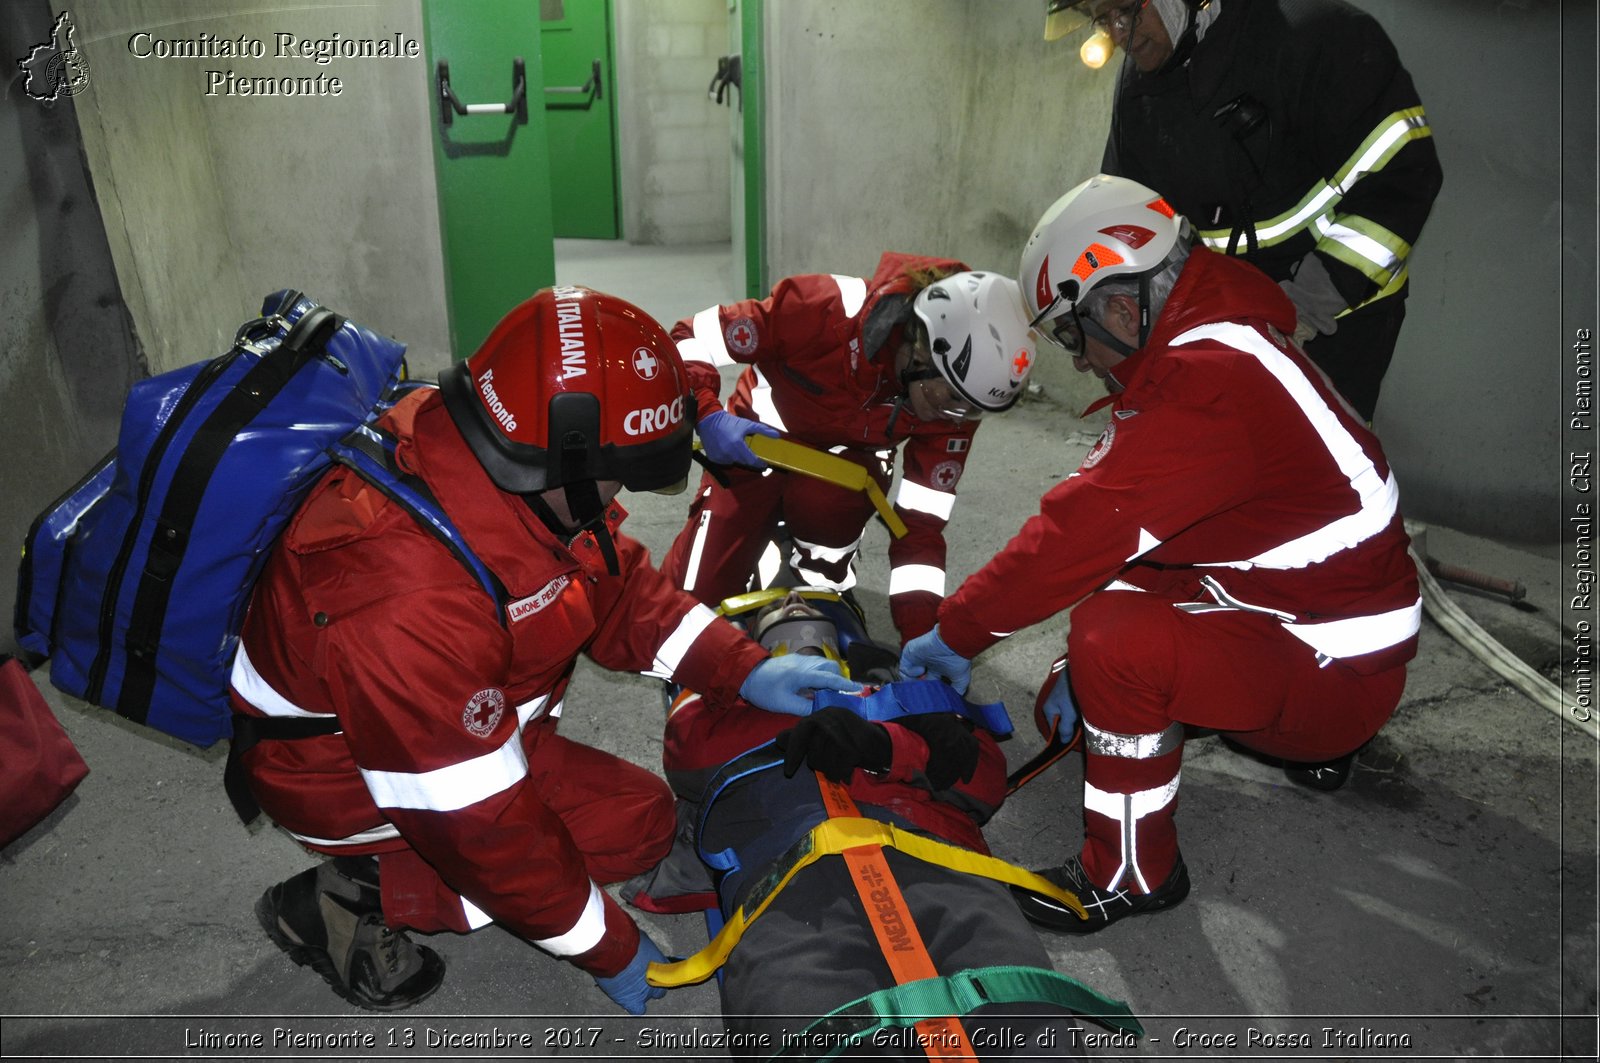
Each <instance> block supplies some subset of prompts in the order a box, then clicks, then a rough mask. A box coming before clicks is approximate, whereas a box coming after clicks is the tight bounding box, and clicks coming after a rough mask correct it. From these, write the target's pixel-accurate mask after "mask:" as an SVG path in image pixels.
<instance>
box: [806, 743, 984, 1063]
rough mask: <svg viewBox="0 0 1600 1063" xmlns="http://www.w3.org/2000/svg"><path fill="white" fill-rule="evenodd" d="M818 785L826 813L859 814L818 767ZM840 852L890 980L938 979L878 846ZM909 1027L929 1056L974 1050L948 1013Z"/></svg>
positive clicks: (964, 1055) (973, 1053) (963, 1055)
mask: <svg viewBox="0 0 1600 1063" xmlns="http://www.w3.org/2000/svg"><path fill="white" fill-rule="evenodd" d="M817 784H818V785H819V786H821V788H822V803H823V806H824V807H825V808H827V810H828V815H829V816H832V817H839V816H860V815H861V812H860V810H859V809H857V808H856V803H855V802H854V801H853V800H851V798H850V794H849V792H848V791H847V790H846V789H845V787H844V785H843V784H842V783H836V782H833V781H831V780H829V779H826V778H824V777H823V776H822V773H820V772H818V773H817ZM840 855H841V856H843V857H844V862H845V866H846V867H847V868H849V869H850V878H851V880H852V881H854V883H855V887H856V893H857V894H858V895H859V896H860V898H861V905H862V907H863V908H865V909H866V911H867V916H868V922H870V923H871V924H872V933H873V935H874V936H875V937H877V939H878V948H879V949H880V950H881V951H882V952H883V958H884V959H885V960H886V961H887V962H888V964H889V971H890V973H892V974H893V975H894V980H895V983H896V984H897V985H905V984H906V983H907V982H915V981H919V980H921V979H924V978H938V977H939V970H938V968H936V967H935V966H934V965H933V957H931V956H929V955H928V947H927V945H925V944H923V941H922V934H921V933H919V932H918V931H917V924H916V922H915V920H913V919H912V917H911V910H910V908H909V907H908V906H907V904H906V898H905V895H904V894H903V893H901V892H900V884H899V883H898V882H896V881H895V880H894V873H893V872H892V871H891V870H890V869H889V863H888V861H887V860H885V859H884V856H883V847H882V846H881V845H861V846H857V847H856V848H854V849H846V850H845V851H844V852H843V853H841V854H840ZM913 1029H915V1030H916V1031H917V1033H918V1035H919V1036H918V1038H917V1043H918V1045H919V1046H920V1047H921V1048H922V1050H923V1052H924V1053H926V1054H927V1057H928V1058H929V1059H968V1060H970V1059H975V1058H977V1055H978V1052H977V1049H975V1048H973V1047H972V1042H971V1041H969V1040H967V1032H966V1030H964V1029H963V1028H962V1026H961V1023H960V1022H958V1021H957V1020H956V1019H954V1018H952V1017H950V1016H936V1017H933V1018H927V1019H923V1020H922V1021H920V1022H918V1023H917V1024H916V1025H915V1026H914V1027H913Z"/></svg>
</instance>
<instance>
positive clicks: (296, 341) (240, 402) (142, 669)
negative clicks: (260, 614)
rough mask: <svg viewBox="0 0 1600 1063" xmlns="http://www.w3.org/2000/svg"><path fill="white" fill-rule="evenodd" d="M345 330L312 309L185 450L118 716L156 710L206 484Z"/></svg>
mask: <svg viewBox="0 0 1600 1063" xmlns="http://www.w3.org/2000/svg"><path fill="white" fill-rule="evenodd" d="M343 326H344V318H342V317H340V316H339V315H338V314H335V313H334V312H333V311H332V310H329V309H328V308H326V307H322V306H318V307H313V308H312V309H310V310H307V311H306V312H305V313H304V314H303V315H301V317H300V320H298V321H296V322H295V323H294V325H293V327H291V328H290V329H289V332H288V335H286V336H285V337H284V339H283V342H282V343H280V344H279V345H278V346H277V347H276V348H275V349H273V350H271V351H268V352H267V353H266V354H265V355H263V356H262V357H261V359H260V361H258V362H256V364H255V365H253V366H251V367H250V370H249V371H248V372H247V373H245V375H244V376H243V377H242V378H241V379H240V380H239V382H238V383H237V384H235V385H234V386H233V387H232V389H230V390H229V392H228V394H227V395H226V396H224V397H223V399H222V401H221V402H219V403H218V404H217V406H216V408H215V409H214V410H212V411H211V413H210V415H209V416H207V417H206V419H205V421H204V422H203V423H202V424H201V425H200V427H199V429H198V430H197V431H196V432H195V434H194V438H193V439H192V440H191V441H190V442H189V445H188V446H187V447H186V448H185V449H184V452H183V457H182V458H181V459H180V460H179V462H178V465H177V468H176V469H175V470H174V471H173V474H172V483H171V485H170V486H169V487H168V488H167V495H166V499H165V501H164V502H163V504H162V507H161V514H160V516H159V517H158V518H157V520H156V525H155V534H154V536H153V537H152V538H151V540H150V549H149V552H148V554H147V555H146V558H145V566H144V573H143V574H142V575H141V576H140V577H139V587H138V590H137V592H136V593H135V594H134V599H133V610H132V612H131V613H130V614H129V618H128V633H127V637H126V646H127V651H128V660H127V665H126V672H125V674H124V676H123V680H122V687H121V689H120V690H119V691H118V692H117V705H116V709H117V712H119V713H121V714H122V715H123V716H126V717H127V718H128V719H130V720H135V721H138V722H139V723H143V722H144V721H145V718H146V716H148V714H149V712H150V698H151V695H152V694H153V693H154V692H155V686H156V653H157V651H158V650H159V649H160V645H161V628H162V625H163V624H164V623H165V622H166V616H167V606H168V604H169V603H170V602H171V599H172V588H173V583H174V580H173V577H175V576H176V575H177V573H178V568H179V566H181V565H182V564H183V558H184V554H185V552H186V551H187V550H188V548H189V536H190V534H191V533H192V532H193V530H194V521H195V517H196V516H198V515H199V512H200V500H201V499H202V498H203V497H204V496H205V492H206V485H207V484H209V483H210V482H211V477H212V475H213V474H214V473H215V472H216V471H217V466H218V465H219V464H221V462H222V456H223V454H225V453H226V452H227V450H228V448H229V447H230V446H232V445H233V441H234V438H235V437H236V436H238V434H239V433H240V432H241V431H243V429H244V428H245V427H246V426H247V425H249V424H250V422H251V421H253V420H254V419H255V418H256V417H257V415H259V414H260V413H261V411H262V410H264V409H266V408H267V406H268V405H270V404H271V402H272V401H273V400H274V399H275V398H277V396H278V394H279V392H281V391H282V390H283V389H284V387H285V386H287V385H288V383H289V381H290V380H292V379H293V378H294V376H295V374H296V373H298V372H299V371H300V369H301V368H302V367H303V366H305V365H306V363H307V362H309V361H310V360H311V359H312V358H314V357H316V356H317V354H319V353H320V352H321V351H322V350H323V348H324V347H325V346H326V345H327V342H328V339H329V338H330V337H331V336H332V335H333V334H334V333H335V332H337V331H338V330H339V329H340V328H342V327H343ZM196 384H198V381H196ZM194 386H195V385H191V387H194Z"/></svg>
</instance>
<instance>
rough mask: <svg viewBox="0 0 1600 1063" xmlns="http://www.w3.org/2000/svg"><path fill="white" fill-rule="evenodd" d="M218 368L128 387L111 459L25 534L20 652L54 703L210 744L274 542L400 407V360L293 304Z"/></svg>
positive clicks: (256, 324)
mask: <svg viewBox="0 0 1600 1063" xmlns="http://www.w3.org/2000/svg"><path fill="white" fill-rule="evenodd" d="M261 313H262V316H261V317H259V318H257V319H255V320H252V321H249V322H246V323H245V324H244V325H243V326H242V327H241V328H240V329H239V332H238V335H237V336H236V337H235V340H234V345H233V347H232V348H231V349H230V350H229V351H227V352H226V353H225V354H223V355H222V356H221V357H218V358H215V359H212V360H210V361H207V362H201V363H197V364H195V365H191V366H188V367H185V368H183V369H177V370H174V371H172V372H170V373H164V374H162V375H160V376H156V377H152V378H150V379H148V380H143V381H140V382H139V383H138V384H135V385H134V387H133V389H132V391H131V392H130V393H129V395H128V400H127V403H126V405H125V406H124V408H123V414H122V426H121V430H120V433H119V435H118V439H117V448H116V450H115V451H113V452H112V454H111V455H110V456H109V457H107V458H106V459H105V460H104V461H103V462H102V463H101V464H99V465H97V466H96V467H95V468H94V469H93V470H91V471H90V473H89V474H88V475H87V476H86V477H85V478H84V479H83V480H82V481H81V482H80V483H79V484H78V485H77V486H75V487H74V488H73V489H72V490H71V491H69V492H68V493H67V494H66V495H64V496H63V497H62V498H61V499H59V500H57V502H56V503H55V504H53V505H52V506H50V507H49V508H48V509H46V510H45V511H44V512H43V513H42V514H40V516H39V517H38V519H37V520H35V521H34V523H33V526H32V528H30V530H29V532H28V538H27V541H26V542H25V543H24V545H23V555H22V565H21V569H20V571H19V575H18V585H17V605H16V630H17V640H18V642H20V643H21V645H22V646H23V647H24V648H25V649H27V650H29V651H31V652H34V653H38V654H44V655H46V656H49V657H50V658H51V667H50V680H51V682H52V683H54V684H55V685H56V686H57V687H58V688H60V689H61V690H63V691H65V692H67V693H69V694H72V695H74V696H76V697H80V698H82V699H84V700H85V701H89V702H93V703H94V704H97V705H101V706H103V707H105V708H108V709H112V710H114V711H116V712H117V713H119V714H120V715H122V716H125V717H127V718H128V719H130V720H135V721H137V722H139V723H143V724H147V725H149V726H151V727H154V728H156V729H157V730H160V731H164V732H166V733H167V734H170V735H173V736H175V737H178V738H181V739H184V740H185V741H188V742H192V743H194V744H195V745H198V746H210V745H212V744H213V743H215V742H216V741H217V740H218V739H221V738H227V737H229V736H230V734H231V733H232V726H231V723H230V717H231V708H230V706H229V703H228V673H229V670H230V668H231V667H232V663H233V656H234V650H235V648H236V647H237V646H238V642H239V629H240V626H241V625H242V623H243V621H244V613H245V608H246V606H247V605H248V604H249V601H250V592H251V590H252V588H253V587H254V585H255V582H256V579H257V577H258V576H259V575H260V572H261V566H262V564H263V563H264V562H265V560H266V557H267V554H268V552H269V551H270V548H271V546H272V544H273V542H274V541H275V540H276V539H277V538H278V535H279V534H280V533H281V532H282V530H283V528H284V526H285V525H286V524H287V523H288V520H289V518H290V517H291V516H292V515H293V514H294V511H295V509H296V508H297V507H298V506H299V504H300V502H301V500H302V499H303V498H304V496H305V494H306V492H307V491H309V490H310V488H311V486H312V484H314V483H315V482H316V481H317V479H318V478H319V477H320V476H321V475H322V473H323V472H324V471H325V470H326V469H327V468H328V466H329V464H330V463H331V462H332V461H333V460H334V459H333V456H332V455H331V454H330V453H329V447H330V446H331V445H333V444H335V443H337V442H338V441H339V440H340V439H341V438H343V437H344V436H345V435H346V434H348V433H350V432H351V431H352V429H355V428H357V427H358V426H361V425H365V424H368V423H370V422H371V421H373V420H375V419H376V418H377V417H378V416H379V415H380V414H381V413H382V412H383V411H384V410H385V409H387V408H388V407H389V406H390V405H392V404H393V402H394V400H395V398H396V397H398V395H397V389H400V388H401V387H402V386H403V385H402V384H401V381H402V380H404V377H405V346H404V345H403V344H401V343H399V342H398V341H396V340H393V339H391V338H389V337H386V336H380V335H378V334H376V333H374V332H371V331H369V330H368V329H365V328H363V327H361V326H360V325H357V324H355V323H354V322H351V321H347V320H346V319H344V318H343V317H341V316H340V315H338V314H335V313H334V312H333V311H331V310H328V309H326V308H325V307H321V306H318V305H317V304H316V303H314V302H312V301H311V300H309V299H306V298H304V297H303V296H301V295H300V293H299V292H295V291H284V292H278V293H275V294H273V295H270V296H268V297H267V299H266V301H265V302H264V303H263V305H262V309H261Z"/></svg>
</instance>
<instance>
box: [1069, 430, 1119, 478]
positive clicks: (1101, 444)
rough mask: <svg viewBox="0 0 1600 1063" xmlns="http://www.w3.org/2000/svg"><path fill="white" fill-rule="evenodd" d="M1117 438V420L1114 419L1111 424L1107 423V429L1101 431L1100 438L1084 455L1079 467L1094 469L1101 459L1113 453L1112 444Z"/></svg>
mask: <svg viewBox="0 0 1600 1063" xmlns="http://www.w3.org/2000/svg"><path fill="white" fill-rule="evenodd" d="M1116 438H1117V422H1115V421H1112V422H1111V423H1110V424H1107V425H1106V430H1105V431H1104V432H1101V433H1100V438H1099V439H1097V440H1095V443H1094V446H1093V447H1092V448H1091V449H1090V450H1089V453H1088V454H1087V455H1086V456H1085V457H1084V459H1083V464H1082V465H1080V466H1078V467H1079V468H1080V469H1092V468H1094V467H1095V466H1096V465H1099V464H1100V459H1102V458H1104V457H1105V456H1106V455H1107V454H1109V453H1111V444H1112V443H1113V442H1115V441H1116Z"/></svg>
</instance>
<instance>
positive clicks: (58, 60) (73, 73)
mask: <svg viewBox="0 0 1600 1063" xmlns="http://www.w3.org/2000/svg"><path fill="white" fill-rule="evenodd" d="M44 78H45V84H47V85H49V86H50V92H51V95H50V97H49V98H50V99H58V98H59V97H61V96H76V95H77V94H78V93H80V92H82V91H83V90H84V89H86V88H88V87H89V57H88V56H86V55H84V54H83V51H82V50H81V49H78V48H71V49H68V50H67V51H64V52H57V53H56V54H55V55H54V56H52V57H51V59H50V62H49V63H48V64H47V65H46V66H45V74H44Z"/></svg>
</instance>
